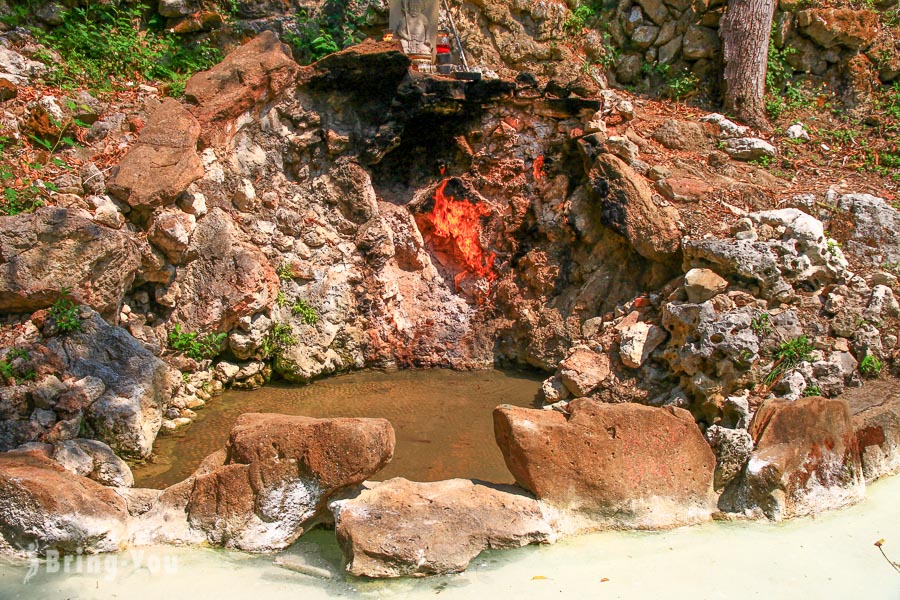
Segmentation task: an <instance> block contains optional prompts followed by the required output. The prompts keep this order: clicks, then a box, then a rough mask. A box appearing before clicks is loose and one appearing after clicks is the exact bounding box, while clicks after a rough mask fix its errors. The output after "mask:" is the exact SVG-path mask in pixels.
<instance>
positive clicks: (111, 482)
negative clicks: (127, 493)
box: [52, 439, 134, 487]
mask: <svg viewBox="0 0 900 600" xmlns="http://www.w3.org/2000/svg"><path fill="white" fill-rule="evenodd" d="M52 458H53V460H55V461H56V462H58V463H59V464H61V465H62V466H63V468H65V469H66V470H67V471H70V472H72V473H74V474H75V475H80V476H82V477H88V478H89V479H93V480H94V481H96V482H98V483H102V484H103V485H108V486H111V487H131V486H133V485H134V476H133V475H132V474H131V469H130V468H129V467H128V463H126V462H125V461H124V460H122V459H121V458H119V457H118V456H116V455H115V454H114V453H113V451H112V449H111V448H110V447H109V446H107V445H106V444H104V443H103V442H98V441H96V440H84V439H77V440H67V441H62V442H57V443H56V444H54V445H53V455H52Z"/></svg>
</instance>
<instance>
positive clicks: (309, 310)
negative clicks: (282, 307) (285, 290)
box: [291, 300, 319, 325]
mask: <svg viewBox="0 0 900 600" xmlns="http://www.w3.org/2000/svg"><path fill="white" fill-rule="evenodd" d="M291 314H292V315H294V316H295V317H301V320H302V321H303V322H304V323H306V324H307V325H315V324H316V323H318V322H319V314H318V313H317V312H316V309H314V308H313V307H312V306H310V305H309V304H307V302H306V300H297V301H296V302H294V303H293V304H292V305H291Z"/></svg>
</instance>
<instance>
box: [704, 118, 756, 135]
mask: <svg viewBox="0 0 900 600" xmlns="http://www.w3.org/2000/svg"><path fill="white" fill-rule="evenodd" d="M700 121H702V122H704V123H713V124H714V125H716V126H717V127H718V128H719V136H720V137H723V138H740V137H744V136H746V135H747V134H748V133H749V132H750V128H749V127H745V126H743V125H738V124H737V123H735V122H734V121H732V120H730V119H728V118H726V117H725V115H720V114H719V113H710V114H708V115H706V116H703V117H700Z"/></svg>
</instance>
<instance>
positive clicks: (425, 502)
mask: <svg viewBox="0 0 900 600" xmlns="http://www.w3.org/2000/svg"><path fill="white" fill-rule="evenodd" d="M330 508H331V510H332V511H333V512H334V516H335V532H336V533H337V537H338V543H339V544H340V546H341V550H343V552H344V556H345V557H346V559H347V571H348V572H350V573H352V574H353V575H357V576H362V577H401V576H404V575H418V576H421V575H438V574H443V573H456V572H459V571H463V570H464V569H465V568H466V567H467V566H468V564H469V562H470V561H471V560H472V559H473V558H475V557H476V556H478V554H479V553H480V552H481V551H482V550H486V549H488V548H492V549H499V548H517V547H519V546H525V545H527V544H533V543H542V542H552V541H553V540H554V538H555V536H554V533H553V529H552V527H551V525H550V523H549V522H548V519H547V516H546V515H545V512H544V509H543V507H542V506H541V504H540V503H538V502H537V501H535V500H534V498H532V497H531V496H529V495H527V494H525V493H524V492H523V491H522V490H521V489H519V488H517V487H515V486H499V485H487V484H483V483H479V482H476V481H470V480H468V479H451V480H448V481H436V482H433V483H416V482H413V481H407V480H406V479H403V478H396V479H391V480H389V481H386V482H384V483H377V484H373V486H372V487H371V488H369V489H366V490H363V491H362V492H360V493H359V494H358V495H356V496H355V497H353V498H350V499H345V500H338V501H335V502H332V503H331V505H330Z"/></svg>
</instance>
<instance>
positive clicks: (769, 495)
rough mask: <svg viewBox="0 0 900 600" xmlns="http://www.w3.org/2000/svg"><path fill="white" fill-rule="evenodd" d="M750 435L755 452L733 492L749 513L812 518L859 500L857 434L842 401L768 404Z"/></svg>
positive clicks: (861, 490)
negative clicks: (748, 508) (756, 510)
mask: <svg viewBox="0 0 900 600" xmlns="http://www.w3.org/2000/svg"><path fill="white" fill-rule="evenodd" d="M749 431H750V435H751V436H752V437H753V441H754V443H755V450H754V451H753V453H752V454H751V455H750V460H749V462H748V463H747V466H746V468H745V470H744V480H743V481H741V482H739V485H740V486H742V488H741V489H735V488H733V489H732V490H730V492H731V493H729V490H726V494H724V495H723V499H724V500H725V502H726V503H727V502H728V501H730V499H731V498H732V497H733V496H732V494H734V493H735V492H737V494H738V495H739V496H743V495H745V498H742V501H745V502H746V503H747V504H748V507H750V508H751V509H753V508H758V509H760V510H762V512H763V513H764V514H765V515H766V516H767V517H769V518H770V519H774V520H780V519H783V518H790V517H796V516H802V515H808V514H814V513H817V512H819V511H821V510H825V509H828V508H835V507H839V506H845V505H847V504H852V503H854V502H858V501H859V500H862V498H863V497H864V496H865V483H864V481H863V477H862V465H861V464H860V458H859V448H858V446H857V438H856V434H855V432H854V430H853V426H852V424H851V421H850V408H849V406H848V405H847V402H846V401H845V400H828V399H825V398H818V397H808V398H800V399H798V400H797V401H795V402H790V401H787V400H778V399H772V400H767V401H766V402H764V403H763V405H762V406H760V408H759V410H758V411H757V413H756V415H755V416H754V418H753V422H752V423H751V424H750V429H749Z"/></svg>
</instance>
